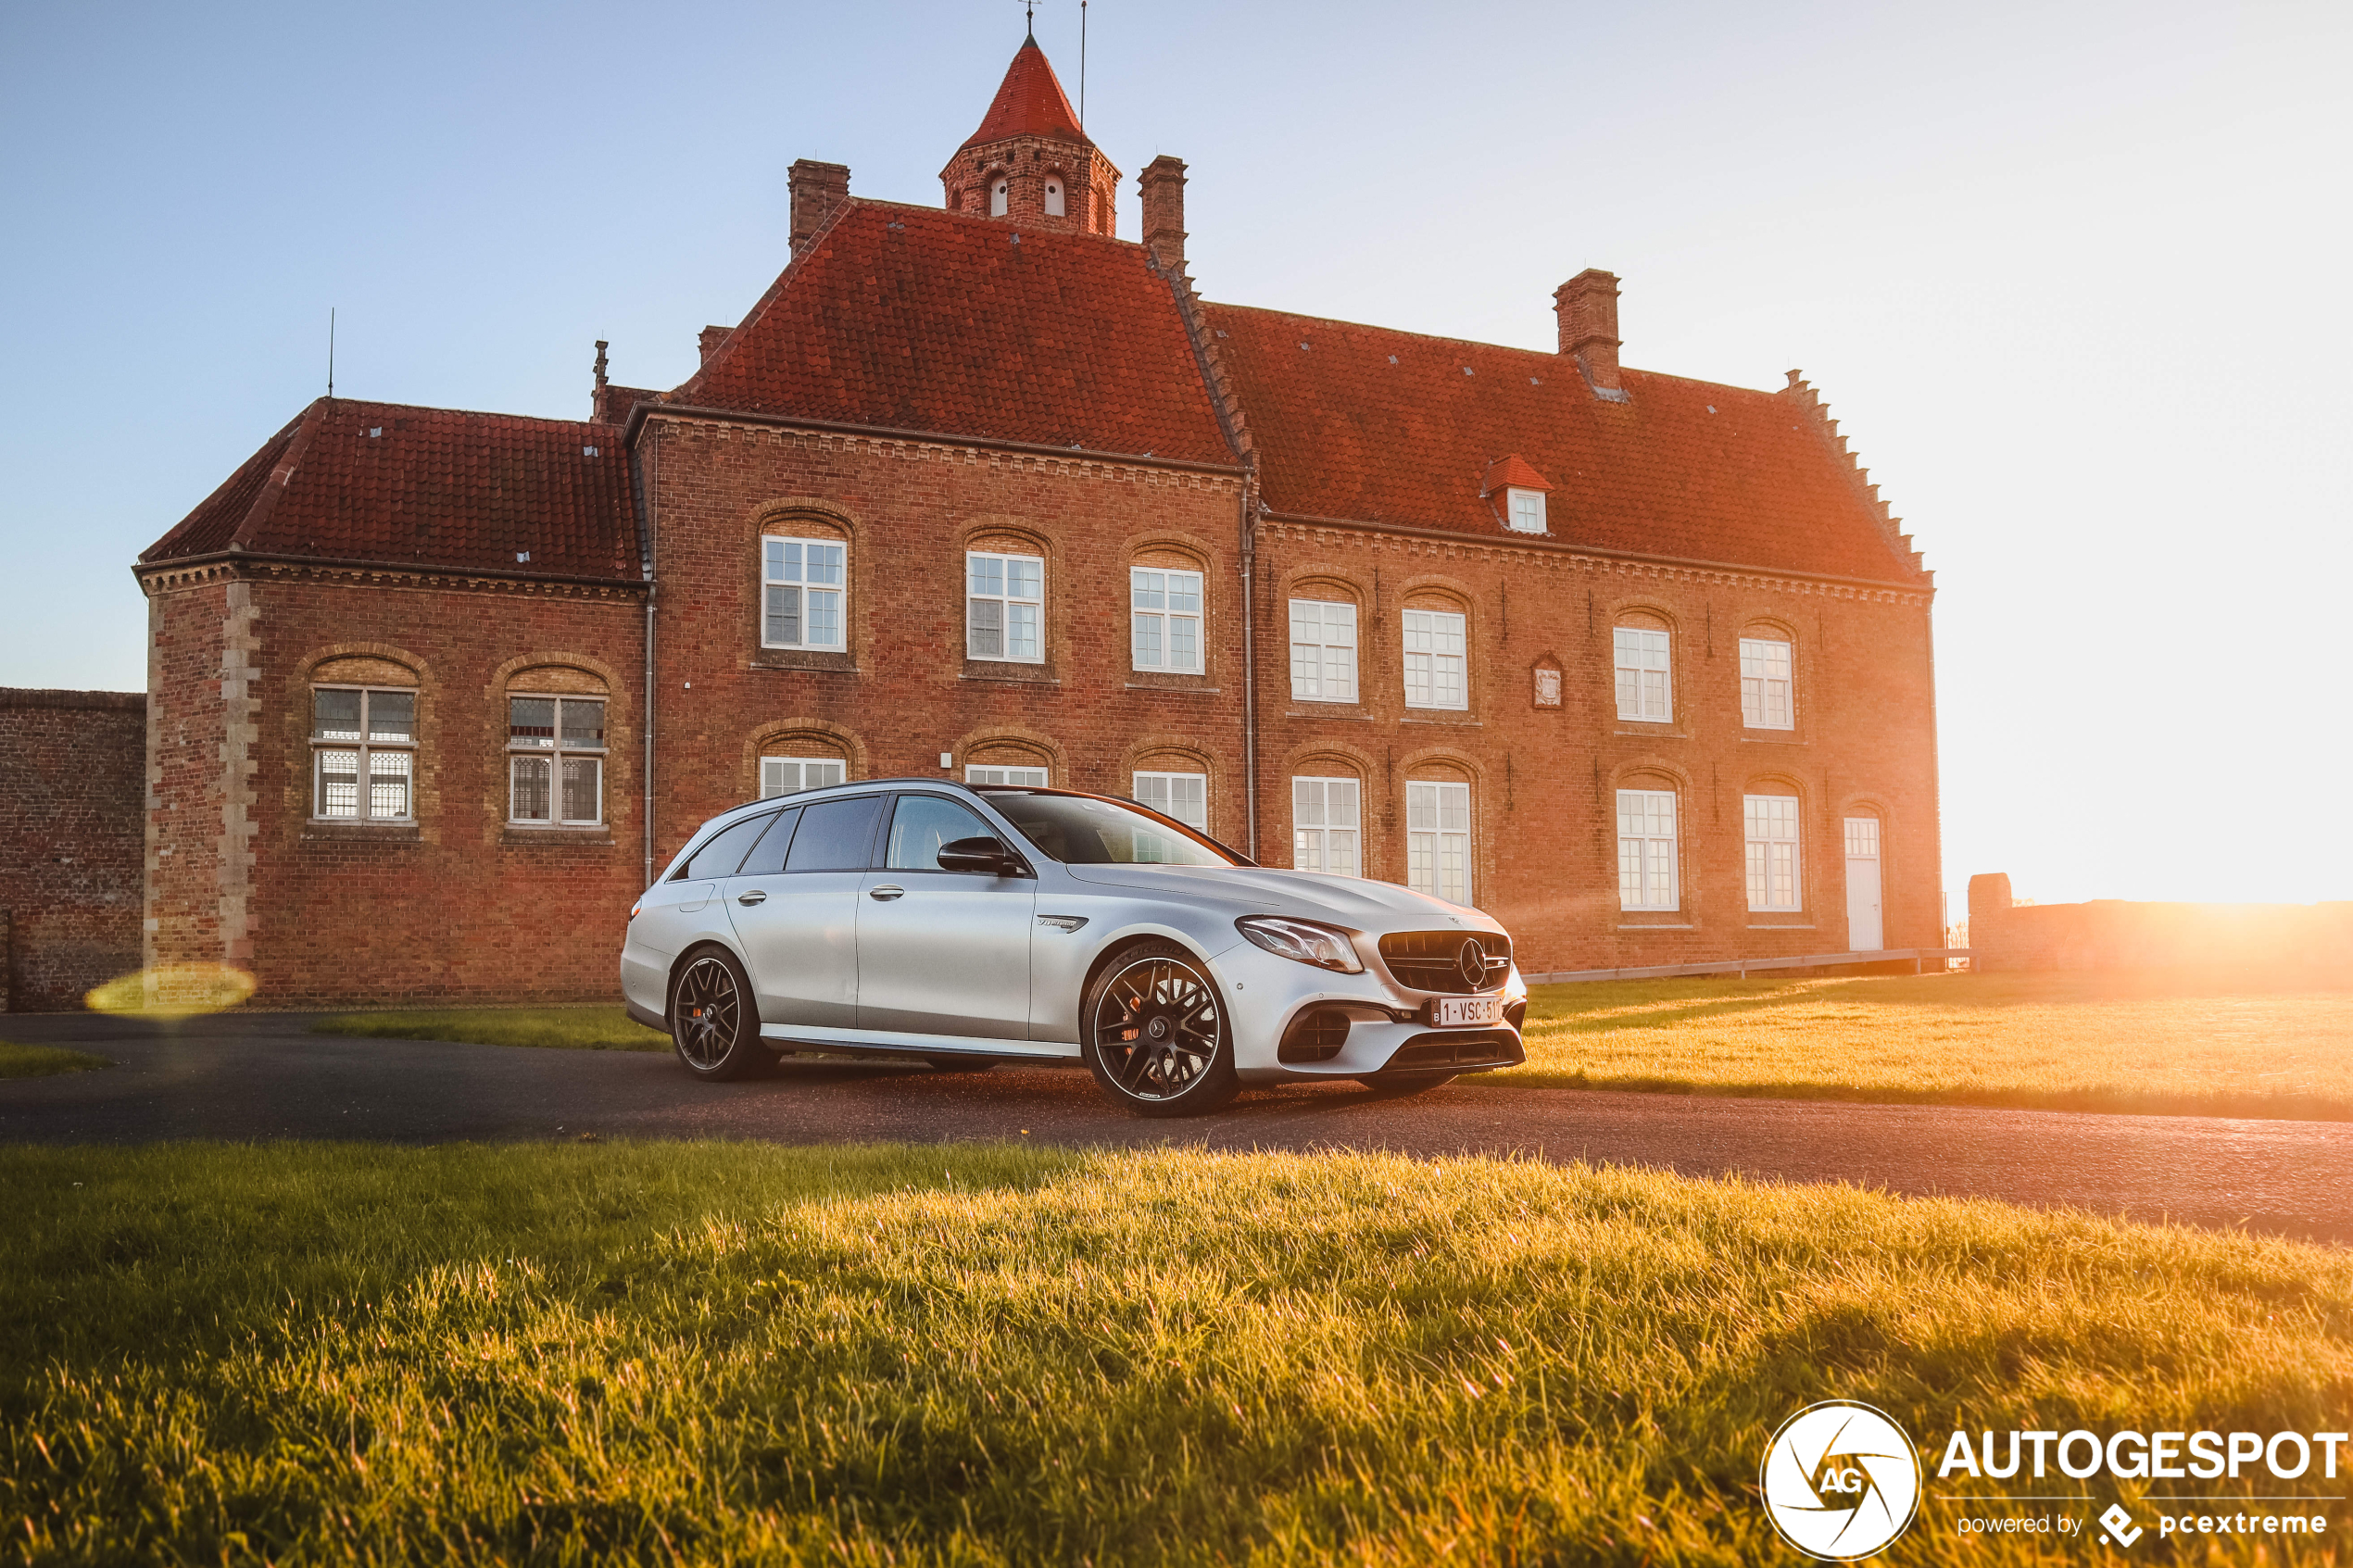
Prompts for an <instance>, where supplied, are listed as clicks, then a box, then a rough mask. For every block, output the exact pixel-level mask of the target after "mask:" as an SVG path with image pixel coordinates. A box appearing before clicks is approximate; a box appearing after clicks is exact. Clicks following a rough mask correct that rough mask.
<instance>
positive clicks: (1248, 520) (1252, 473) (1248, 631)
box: [1241, 462, 1258, 860]
mask: <svg viewBox="0 0 2353 1568" xmlns="http://www.w3.org/2000/svg"><path fill="white" fill-rule="evenodd" d="M1257 504H1258V466H1257V464H1256V463H1255V462H1253V463H1252V465H1251V466H1250V467H1249V468H1248V469H1247V470H1244V472H1243V474H1242V501H1241V508H1242V517H1241V522H1242V538H1241V546H1242V807H1243V809H1244V810H1246V811H1247V812H1248V813H1249V822H1250V837H1249V841H1248V844H1247V848H1248V849H1249V851H1250V858H1251V859H1252V860H1256V859H1258V654H1257V644H1256V640H1255V638H1254V637H1253V635H1252V633H1253V631H1254V629H1255V628H1256V626H1257V624H1258V592H1257V590H1256V588H1255V587H1253V586H1252V583H1253V582H1254V580H1255V577H1256V571H1255V568H1256V567H1257V564H1258V530H1257V529H1256V528H1255V527H1254V526H1253V523H1254V521H1255V520H1254V519H1253V518H1252V516H1251V513H1252V510H1253V509H1254V508H1256V507H1257Z"/></svg>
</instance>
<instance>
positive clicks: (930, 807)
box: [883, 795, 997, 872]
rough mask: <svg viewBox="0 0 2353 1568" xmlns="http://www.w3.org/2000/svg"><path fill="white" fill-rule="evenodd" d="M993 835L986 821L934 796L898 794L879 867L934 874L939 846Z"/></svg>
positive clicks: (949, 801) (937, 861) (952, 802)
mask: <svg viewBox="0 0 2353 1568" xmlns="http://www.w3.org/2000/svg"><path fill="white" fill-rule="evenodd" d="M984 835H986V836H988V837H989V838H995V837H996V836H997V834H996V833H995V832H994V830H992V829H991V828H990V827H989V825H988V823H987V822H982V821H981V820H980V819H979V818H978V817H975V816H974V815H973V814H972V813H971V812H970V811H967V810H966V809H963V807H962V806H959V805H957V804H956V803H955V802H954V801H952V800H942V799H941V798H940V797H938V796H937V795H902V796H900V797H899V810H898V812H897V813H896V814H895V815H894V816H892V818H891V819H890V854H889V855H888V856H887V858H886V859H884V861H883V864H884V866H885V867H887V869H889V870H891V871H894V872H936V871H937V870H938V869H939V847H940V846H941V845H943V844H953V843H955V842H956V840H958V839H960V838H979V837H982V836H984Z"/></svg>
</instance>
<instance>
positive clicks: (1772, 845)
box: [1741, 795, 1806, 914]
mask: <svg viewBox="0 0 2353 1568" xmlns="http://www.w3.org/2000/svg"><path fill="white" fill-rule="evenodd" d="M1741 808H1742V809H1741V816H1742V820H1743V831H1744V833H1745V835H1746V837H1747V841H1748V907H1749V908H1750V909H1755V910H1773V911H1776V912H1779V913H1783V914H1786V913H1790V912H1792V911H1793V910H1796V909H1804V908H1805V907H1806V901H1805V895H1804V892H1803V890H1802V889H1801V887H1800V886H1799V882H1798V837H1797V797H1795V796H1793V795H1749V796H1743V797H1742V798H1741Z"/></svg>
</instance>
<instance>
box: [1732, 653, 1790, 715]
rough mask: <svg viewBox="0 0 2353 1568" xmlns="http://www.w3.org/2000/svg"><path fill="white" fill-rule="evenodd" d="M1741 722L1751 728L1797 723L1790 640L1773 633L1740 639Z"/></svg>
mask: <svg viewBox="0 0 2353 1568" xmlns="http://www.w3.org/2000/svg"><path fill="white" fill-rule="evenodd" d="M1741 722H1743V723H1744V724H1746V725H1747V726H1748V727H1749V728H1750V729H1752V730H1786V729H1790V728H1793V727H1794V725H1795V724H1796V722H1797V709H1796V706H1795V704H1793V702H1792V701H1791V700H1790V676H1789V645H1788V644H1787V643H1784V642H1781V641H1780V640H1778V639H1776V638H1771V637H1743V638H1742V639H1741Z"/></svg>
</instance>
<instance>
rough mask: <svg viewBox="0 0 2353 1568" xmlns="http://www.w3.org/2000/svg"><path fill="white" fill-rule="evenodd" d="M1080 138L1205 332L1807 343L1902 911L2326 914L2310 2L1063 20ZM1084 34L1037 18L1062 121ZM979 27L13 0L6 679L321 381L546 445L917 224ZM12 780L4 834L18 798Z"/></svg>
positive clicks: (2326, 440) (2338, 866)
mask: <svg viewBox="0 0 2353 1568" xmlns="http://www.w3.org/2000/svg"><path fill="white" fill-rule="evenodd" d="M1088 15H1089V18H1090V31H1091V40H1090V43H1091V47H1090V50H1089V55H1090V58H1089V70H1088V86H1087V92H1088V104H1087V111H1088V129H1089V131H1090V132H1091V133H1092V134H1093V135H1094V137H1095V139H1096V140H1097V141H1098V142H1099V143H1100V144H1101V145H1102V146H1103V148H1104V150H1105V151H1106V152H1107V153H1108V154H1109V155H1110V156H1111V157H1112V159H1113V160H1114V162H1115V163H1117V164H1118V165H1119V166H1120V168H1122V169H1124V170H1126V173H1127V175H1128V183H1127V187H1126V189H1125V190H1124V191H1123V193H1122V198H1121V201H1122V218H1123V220H1124V223H1125V227H1124V229H1123V232H1125V233H1126V234H1128V235H1129V236H1131V237H1132V235H1133V234H1134V232H1135V231H1134V222H1135V218H1134V215H1135V212H1136V204H1135V199H1134V192H1133V179H1134V175H1135V174H1136V172H1137V171H1138V170H1139V169H1141V168H1142V167H1143V166H1144V165H1145V163H1147V162H1148V161H1150V159H1151V157H1153V156H1154V155H1156V154H1159V153H1164V152H1166V153H1174V154H1176V155H1177V156H1178V157H1184V158H1186V159H1188V160H1189V162H1190V164H1191V175H1192V179H1191V183H1190V185H1189V189H1188V193H1187V195H1188V220H1189V228H1190V229H1191V231H1192V239H1191V241H1190V243H1189V255H1190V257H1191V258H1192V262H1193V271H1194V275H1195V277H1196V279H1197V281H1198V282H1199V283H1200V285H1201V288H1202V293H1203V294H1204V295H1207V296H1208V297H1210V298H1212V299H1220V300H1230V301H1234V302H1237V303H1242V304H1251V305H1262V306H1269V307H1279V308H1283V309H1289V310H1298V311H1304V312H1309V313H1313V314H1318V315H1326V316H1334V317H1340V318H1346V319H1351V320H1365V321H1375V322H1379V323H1382V324H1384V325H1389V326H1395V327H1402V328H1407V329H1411V330H1414V331H1419V332H1437V333H1444V334H1449V335H1454V336H1461V337H1469V338H1479V339H1485V340H1489V341H1492V342H1497V343H1506V344H1516V345H1523V346H1527V347H1532V348H1549V347H1550V346H1551V345H1552V344H1553V331H1554V328H1553V315H1552V297H1551V295H1552V290H1553V289H1554V286H1555V285H1557V284H1558V283H1559V282H1561V281H1562V280H1564V279H1566V278H1567V277H1568V276H1569V275H1570V274H1571V273H1573V272H1576V271H1577V270H1579V269H1581V268H1584V267H1588V266H1599V267H1606V268H1609V269H1610V270H1614V271H1616V272H1617V273H1618V274H1619V275H1620V276H1621V277H1622V278H1623V279H1624V280H1625V298H1624V301H1623V318H1622V329H1621V330H1622V331H1623V332H1624V334H1625V337H1626V347H1625V358H1626V360H1627V362H1628V363H1629V364H1631V365H1636V366H1640V367H1642V368H1644V369H1650V370H1667V371H1672V372H1675V373H1677V374H1681V375H1687V376H1697V377H1704V378H1706V379H1710V380H1717V381H1724V382H1730V383H1739V384H1742V385H1748V386H1762V387H1773V386H1779V385H1780V382H1781V373H1782V371H1784V370H1788V369H1789V368H1791V367H1793V366H1797V367H1803V369H1804V370H1805V371H1806V374H1807V376H1808V377H1809V378H1810V379H1811V380H1812V381H1813V382H1814V383H1815V384H1816V385H1817V386H1818V387H1819V388H1820V389H1821V390H1822V392H1823V394H1824V395H1825V396H1826V397H1827V398H1828V399H1829V400H1830V402H1831V409H1832V412H1833V414H1834V415H1835V416H1837V417H1838V418H1840V419H1841V420H1843V422H1844V429H1845V431H1846V433H1848V434H1849V435H1850V436H1852V437H1853V438H1854V441H1855V444H1856V448H1857V450H1858V451H1859V452H1860V453H1861V455H1862V457H1863V459H1864V460H1865V461H1866V462H1867V463H1868V464H1869V466H1870V469H1871V471H1872V475H1873V477H1874V478H1875V479H1877V480H1879V481H1880V482H1881V483H1882V484H1883V486H1884V488H1885V493H1886V494H1887V495H1889V496H1890V497H1891V498H1892V499H1893V501H1894V505H1895V508H1896V510H1897V511H1898V512H1899V513H1900V514H1901V515H1902V516H1903V517H1904V519H1905V521H1906V527H1907V528H1909V529H1910V530H1911V531H1912V532H1913V533H1915V534H1916V535H1917V536H1918V538H1919V544H1920V546H1921V547H1922V548H1923V549H1924V550H1925V551H1926V552H1927V556H1928V560H1929V564H1930V565H1931V567H1933V568H1934V569H1935V571H1936V573H1937V586H1938V599H1937V609H1936V634H1937V659H1938V676H1939V683H1938V693H1939V705H1940V715H1939V717H1940V736H1941V746H1942V758H1943V768H1944V845H1945V860H1946V864H1945V871H1946V878H1945V885H1946V887H1947V888H1948V890H1949V891H1950V894H1951V897H1952V902H1953V909H1954V913H1955V914H1956V915H1958V914H1959V912H1960V910H1961V908H1962V905H1963V901H1964V889H1965V887H1966V884H1967V879H1968V877H1969V874H1970V873H1971V872H1980V871H2007V872H2010V873H2011V874H2012V876H2013V878H2014V879H2015V881H2016V884H2017V888H2018V891H2019V893H2020V896H2022V897H2033V898H2037V899H2040V900H2042V901H2045V902H2052V901H2057V900H2064V899H2074V898H2083V897H2137V898H2155V897H2181V898H2202V899H2283V900H2298V901H2301V900H2308V899H2316V898H2347V897H2353V801H2349V800H2348V797H2353V773H2349V772H2348V766H2347V765H2348V763H2349V762H2353V740H2348V736H2347V729H2348V724H2353V704H2349V703H2348V698H2347V692H2348V689H2353V687H2349V686H2348V679H2347V669H2346V664H2347V652H2346V644H2347V633H2348V632H2349V631H2353V614H2348V613H2347V608H2346V600H2347V596H2348V594H2353V539H2349V538H2348V535H2353V503H2348V499H2347V496H2348V479H2353V475H2349V474H2348V471H2347V470H2348V467H2353V463H2348V455H2349V447H2348V434H2347V431H2348V427H2353V390H2349V389H2353V375H2349V374H2348V371H2347V363H2346V361H2347V351H2348V349H2353V289H2348V286H2347V262H2348V249H2349V248H2353V247H2348V244H2347V241H2348V238H2349V237H2353V217H2348V212H2349V211H2353V203H2348V199H2347V197H2348V191H2353V179H2348V175H2347V170H2348V169H2353V132H2349V131H2348V126H2349V125H2353V111H2348V107H2347V106H2348V103H2353V93H2349V92H2348V89H2347V82H2353V6H2347V5H2345V4H2343V3H2342V0H2330V3H2322V0H2306V3H2301V4H2272V5H2231V4H2226V3H2221V0H2208V3H2206V4H2202V5H2183V4H2177V3H2173V0H2129V3H2123V0H2117V3H2109V0H2058V3H2057V4H2053V3H2049V0H2033V3H2025V0H1980V3H1976V4H1971V5H1968V6H1959V5H1946V6H1930V5H1919V4H1914V5H1889V4H1883V3H1882V4H1819V3H1807V0H1797V3H1795V4H1791V5H1784V6H1757V5H1753V4H1730V3H1724V0H1712V3H1679V0H1663V3H1657V4H1651V5H1644V6H1625V5H1617V4H1611V5H1604V4H1599V3H1597V0H1572V3H1548V4H1541V5H1525V4H1519V5H1514V4H1500V3H1488V0H1453V3H1452V4H1448V5H1430V4H1427V3H1423V4H1390V3H1387V0H1359V3H1355V4H1350V5H1345V6H1341V5H1304V4H1269V3H1266V0H1260V3H1258V4H1228V3H1216V0H1208V3H1202V4H1160V5H1146V4H1144V3H1143V0H1095V3H1094V4H1093V5H1092V6H1091V7H1090V9H1089V12H1088ZM1078 20H1079V12H1078V6H1077V4H1076V0H1046V3H1044V4H1041V6H1040V7H1039V12H1038V39H1039V41H1040V42H1041V43H1042V44H1045V46H1046V48H1047V50H1048V52H1049V53H1050V54H1051V56H1053V59H1054V61H1055V64H1056V65H1057V67H1058V68H1059V69H1061V70H1062V72H1063V78H1064V80H1065V82H1067V83H1068V85H1069V86H1070V88H1071V90H1072V92H1073V94H1074V95H1075V94H1076V91H1077V87H1078V82H1077V74H1078V73H1077V64H1078V47H1077V45H1078ZM1021 34H1022V20H1021V6H1020V5H1019V3H1018V0H960V3H955V4H903V5H885V4H866V5H829V6H814V5H803V4H792V3H787V0H771V3H769V4H765V5H752V4H742V3H736V0H703V3H701V4H698V5H696V6H647V5H639V6H627V5H621V4H614V3H609V0H608V3H598V4H573V5H561V6H559V5H529V4H506V5H502V4H497V3H496V0H489V3H484V0H472V3H469V4H463V5H454V4H448V3H446V0H410V3H409V4H406V5H402V6H365V7H361V6H319V5H315V4H314V5H302V6H296V5H285V6H268V5H258V4H247V5H215V6H186V5H169V6H167V5H154V6H132V5H121V4H103V3H100V4H88V5H74V6H32V5H30V4H16V5H10V6H0V211H4V212H5V213H6V217H7V219H8V221H7V223H6V228H5V231H4V232H5V233H6V245H0V298H4V299H5V300H6V307H5V309H0V366H5V373H0V404H4V405H5V413H6V418H5V420H0V458H5V460H6V473H7V475H8V480H7V483H6V487H5V490H0V538H5V539H6V542H7V546H8V558H7V562H8V563H7V570H6V572H5V573H0V684H8V685H56V686H95V687H114V688H124V689H135V688H137V687H138V686H140V685H141V684H143V683H144V674H143V671H144V664H143V654H142V642H143V638H144V635H145V621H144V607H143V604H142V601H141V599H140V597H139V594H138V590H137V588H136V585H135V584H134V583H133V582H132V576H131V572H130V571H129V565H130V562H131V560H132V558H133V557H134V556H135V555H136V554H137V552H138V551H139V550H140V549H142V548H144V547H145V546H146V545H148V544H149V543H151V542H152V541H153V540H154V539H155V538H156V537H157V535H159V534H161V533H163V532H164V530H165V529H167V528H169V527H170V525H171V524H172V523H173V522H175V521H178V520H179V518H180V517H182V515H183V514H184V513H185V512H186V511H187V510H188V509H189V508H191V507H193V506H194V505H195V503H196V502H197V501H198V500H200V499H202V498H203V496H204V495H206V494H207V493H208V491H210V490H211V489H212V488H213V486H214V485H216V484H218V483H220V481H221V480H222V479H223V478H225V477H226V476H227V475H228V473H229V472H230V470H232V469H233V468H234V467H235V465H236V464H237V463H238V462H239V461H241V460H242V459H243V458H245V456H246V455H247V454H248V453H249V452H251V451H252V450H253V449H254V447H256V446H257V445H259V444H260V443H261V441H262V440H263V439H264V438H265V437H267V436H268V435H269V434H270V433H271V432H272V431H274V430H276V429H277V428H278V427H279V426H280V425H282V424H283V423H284V422H285V421H286V420H288V419H290V418H291V417H292V416H293V415H294V414H295V413H296V411H297V410H298V409H299V408H301V407H302V406H303V404H304V403H306V402H307V401H308V400H309V399H310V398H311V397H313V396H315V395H318V393H319V392H321V390H322V389H323V382H324V379H325V359H326V328H327V312H328V309H329V307H331V306H332V307H334V308H336V310H337V311H338V312H339V315H338V320H339V323H340V326H339V334H338V335H339V343H338V356H337V369H336V387H337V390H338V391H339V392H341V393H344V394H346V395H350V396H355V397H370V398H383V399H388V400H394V401H405V402H415V403H425V404H437V405H444V406H455V407H460V408H489V409H499V410H505V411H511V412H517V413H528V414H543V415H557V416H564V417H573V418H579V417H585V413H586V411H587V407H588V386H589V366H590V360H591V358H592V354H593V350H592V348H591V342H592V340H594V339H596V338H599V337H602V338H609V339H610V340H611V341H612V345H613V347H612V371H613V375H614V377H615V379H617V380H620V381H623V382H626V383H632V384H636V385H645V386H657V387H659V386H668V385H672V384H674V383H676V382H678V381H680V380H682V379H684V377H685V376H686V374H687V373H688V371H689V370H691V368H692V366H693V364H694V362H695V358H696V354H695V335H696V332H697V331H698V329H699V328H701V327H702V326H703V325H704V324H705V323H706V322H728V323H732V322H734V321H736V320H739V319H740V318H741V316H742V315H743V313H744V312H745V310H746V309H748V308H749V306H750V304H751V303H752V302H753V300H755V299H756V298H757V297H758V295H760V293H761V290H762V289H763V288H764V287H765V286H766V285H767V283H768V282H770V281H771V280H772V279H773V278H774V274H775V273H776V272H777V270H780V269H781V267H782V266H783V265H784V262H785V260H786V243H785V242H786V191H785V169H786V165H788V164H789V163H790V162H791V161H792V160H793V159H794V158H795V157H818V158H824V159H829V160H833V161H837V162H841V163H847V164H849V166H850V169H851V170H852V176H851V189H852V190H853V191H856V192H859V193H862V194H869V195H875V196H882V197H888V198H892V199H897V200H903V201H916V202H937V200H938V199H939V184H938V181H937V171H938V169H939V167H940V165H941V164H942V163H943V162H945V161H946V159H947V157H948V155H949V154H950V152H951V151H952V150H953V149H954V148H955V146H956V145H957V144H958V143H960V142H961V141H962V140H963V138H964V137H965V136H966V135H967V134H969V133H970V132H971V131H972V129H973V127H974V126H975V125H976V124H977V123H978V121H979V119H980V115H981V112H982V110H983V109H984V108H985V107H987V104H988V96H989V94H990V93H991V92H992V91H993V90H994V89H995V87H996V84H997V82H998V79H999V77H1000V75H1001V73H1002V71H1003V69H1004V67H1005V64H1006V62H1007V61H1008V60H1009V59H1010V57H1011V56H1012V54H1013V49H1014V48H1015V46H1016V45H1017V44H1019V43H1020V41H1021ZM0 809H5V806H0Z"/></svg>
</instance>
